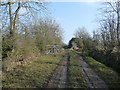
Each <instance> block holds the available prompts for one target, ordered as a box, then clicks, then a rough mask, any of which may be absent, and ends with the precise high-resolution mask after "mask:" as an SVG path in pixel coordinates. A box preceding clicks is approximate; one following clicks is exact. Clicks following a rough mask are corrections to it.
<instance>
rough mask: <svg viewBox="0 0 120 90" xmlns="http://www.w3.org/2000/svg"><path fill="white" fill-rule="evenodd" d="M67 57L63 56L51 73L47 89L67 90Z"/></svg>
mask: <svg viewBox="0 0 120 90" xmlns="http://www.w3.org/2000/svg"><path fill="white" fill-rule="evenodd" d="M67 62H68V58H67V56H64V57H63V59H62V60H61V61H60V63H59V65H58V67H57V68H56V70H55V72H54V73H53V75H52V77H51V79H50V81H49V82H48V85H47V88H67Z"/></svg>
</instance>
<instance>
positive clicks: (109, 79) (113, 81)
mask: <svg viewBox="0 0 120 90" xmlns="http://www.w3.org/2000/svg"><path fill="white" fill-rule="evenodd" d="M86 61H87V63H88V64H89V65H90V66H91V68H92V69H93V70H94V71H96V72H97V74H98V75H99V76H100V77H101V78H102V79H103V80H104V81H105V82H106V84H107V85H108V86H109V88H120V76H119V75H118V74H117V73H116V72H115V71H113V70H112V69H111V68H109V67H107V66H105V65H104V64H102V63H100V62H98V61H96V60H94V59H93V58H91V57H87V59H86Z"/></svg>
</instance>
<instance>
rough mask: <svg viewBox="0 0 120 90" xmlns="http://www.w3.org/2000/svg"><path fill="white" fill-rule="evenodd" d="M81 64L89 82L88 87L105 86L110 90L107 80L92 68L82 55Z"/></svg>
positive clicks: (104, 87)
mask: <svg viewBox="0 0 120 90" xmlns="http://www.w3.org/2000/svg"><path fill="white" fill-rule="evenodd" d="M79 64H80V67H81V70H82V73H83V76H84V78H85V80H86V83H87V84H88V88H103V89H106V90H108V87H107V85H106V84H105V82H104V81H103V80H102V79H101V78H100V77H99V76H98V75H97V74H96V73H95V72H94V71H93V70H92V69H91V68H90V66H89V65H88V64H87V63H86V62H85V60H83V58H82V56H80V57H79Z"/></svg>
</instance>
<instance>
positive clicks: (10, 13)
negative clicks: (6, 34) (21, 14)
mask: <svg viewBox="0 0 120 90" xmlns="http://www.w3.org/2000/svg"><path fill="white" fill-rule="evenodd" d="M8 5H9V17H10V28H9V29H10V34H13V18H12V6H11V2H8Z"/></svg>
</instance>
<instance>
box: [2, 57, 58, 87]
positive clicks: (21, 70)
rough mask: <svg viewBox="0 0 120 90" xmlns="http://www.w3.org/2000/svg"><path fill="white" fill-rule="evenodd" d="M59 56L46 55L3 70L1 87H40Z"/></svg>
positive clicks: (47, 77)
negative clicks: (23, 64) (9, 69)
mask: <svg viewBox="0 0 120 90" xmlns="http://www.w3.org/2000/svg"><path fill="white" fill-rule="evenodd" d="M59 60H60V56H52V55H46V56H41V57H40V58H39V59H36V60H31V61H30V62H27V64H26V65H25V66H18V67H16V68H14V69H13V70H11V71H7V72H4V71H3V79H2V84H3V88H41V87H43V85H44V83H45V82H47V80H48V79H49V76H50V75H51V73H52V72H53V70H54V69H55V67H56V66H57V64H58V62H59Z"/></svg>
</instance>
